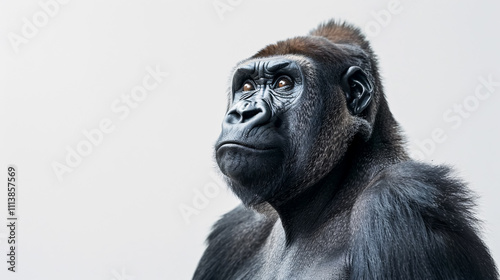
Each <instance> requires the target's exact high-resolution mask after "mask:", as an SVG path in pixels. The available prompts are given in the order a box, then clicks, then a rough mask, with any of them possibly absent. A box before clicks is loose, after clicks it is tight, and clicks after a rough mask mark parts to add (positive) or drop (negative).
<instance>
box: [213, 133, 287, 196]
mask: <svg viewBox="0 0 500 280" xmlns="http://www.w3.org/2000/svg"><path fill="white" fill-rule="evenodd" d="M216 147H217V148H216V160H217V164H218V165H219V167H220V170H221V171H222V173H223V174H224V175H226V176H227V177H228V178H229V179H230V180H229V181H230V186H231V188H232V190H233V191H234V192H235V194H236V195H237V196H238V197H239V198H240V199H241V200H242V201H243V203H244V204H245V205H254V204H256V203H260V202H262V201H264V200H266V199H267V198H269V197H271V196H272V195H273V194H274V192H275V188H276V187H277V186H278V185H279V184H278V180H279V178H280V177H281V175H279V174H282V172H281V170H282V166H283V162H284V155H283V152H282V151H281V150H280V149H278V148H256V147H253V146H250V145H247V144H241V143H236V142H223V143H221V144H218V145H217V146H216Z"/></svg>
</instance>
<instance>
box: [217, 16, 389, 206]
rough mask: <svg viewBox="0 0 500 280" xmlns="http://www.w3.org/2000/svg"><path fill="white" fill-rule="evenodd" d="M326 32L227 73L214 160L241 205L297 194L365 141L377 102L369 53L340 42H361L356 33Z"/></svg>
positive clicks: (281, 45)
mask: <svg viewBox="0 0 500 280" xmlns="http://www.w3.org/2000/svg"><path fill="white" fill-rule="evenodd" d="M329 25H332V24H327V25H323V26H320V27H319V28H318V29H317V30H315V31H313V32H312V35H313V36H307V37H296V38H293V39H289V40H286V41H280V42H278V43H276V44H273V45H269V46H267V47H265V48H264V49H262V50H261V51H259V52H258V53H257V54H255V55H254V56H252V57H251V58H249V59H247V60H244V61H243V62H241V63H240V64H239V65H237V67H236V69H235V70H234V74H233V79H232V84H231V92H230V94H229V109H228V111H227V114H226V116H225V118H224V121H223V124H222V133H221V134H220V137H219V139H218V141H217V143H216V159H217V163H218V165H219V167H220V169H221V170H222V172H223V173H224V174H225V175H226V176H227V178H228V180H229V184H230V186H231V188H232V189H233V191H234V192H235V193H236V194H237V195H238V196H239V197H240V198H241V200H242V201H243V202H244V203H245V204H246V205H256V204H259V203H261V202H264V201H267V202H270V203H271V204H273V203H280V202H284V201H287V200H289V199H291V198H292V197H294V196H297V195H300V194H301V193H302V192H304V191H305V190H307V189H308V188H309V187H310V186H312V185H314V184H316V183H317V182H318V181H319V180H321V179H322V178H324V177H325V176H327V175H328V173H330V172H331V171H332V170H333V169H334V168H336V167H339V168H340V162H341V161H343V160H348V158H346V155H347V153H348V151H349V147H350V146H353V145H352V144H353V142H356V144H357V145H358V142H360V143H359V145H362V143H361V142H363V141H365V142H366V141H368V140H369V139H370V137H371V136H372V135H371V134H372V133H371V132H372V129H373V126H374V120H375V116H376V114H377V107H378V104H379V103H380V99H381V96H379V95H380V93H379V91H378V90H376V89H377V88H379V87H378V86H377V84H380V83H379V81H378V77H377V76H376V75H373V74H372V73H376V69H374V68H375V67H376V66H375V62H374V61H373V59H372V58H371V57H372V54H371V51H370V49H369V48H368V47H367V45H366V43H364V42H361V44H359V45H358V44H344V43H343V42H342V38H344V37H345V38H353V37H356V38H358V37H360V36H361V35H360V34H359V32H358V31H357V30H356V29H346V28H337V30H336V31H335V29H332V26H329ZM335 32H336V34H335ZM328 37H335V39H336V42H333V41H332V40H329V39H328ZM360 38H362V37H360ZM363 46H365V48H363Z"/></svg>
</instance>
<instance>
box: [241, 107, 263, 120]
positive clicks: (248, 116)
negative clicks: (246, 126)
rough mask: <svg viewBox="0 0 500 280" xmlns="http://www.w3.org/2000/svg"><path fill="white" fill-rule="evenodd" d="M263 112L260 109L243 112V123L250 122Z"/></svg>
mask: <svg viewBox="0 0 500 280" xmlns="http://www.w3.org/2000/svg"><path fill="white" fill-rule="evenodd" d="M261 112H262V109H260V108H254V109H251V110H246V111H243V112H241V115H242V117H243V120H242V121H243V122H245V121H248V120H250V119H252V118H253V117H254V116H255V115H257V114H259V113H261Z"/></svg>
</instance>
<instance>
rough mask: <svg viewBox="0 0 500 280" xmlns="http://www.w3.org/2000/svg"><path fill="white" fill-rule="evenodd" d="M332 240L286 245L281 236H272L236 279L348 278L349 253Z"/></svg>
mask: <svg viewBox="0 0 500 280" xmlns="http://www.w3.org/2000/svg"><path fill="white" fill-rule="evenodd" d="M332 243H333V244H332ZM332 243H328V245H325V244H321V243H316V242H314V243H311V242H301V241H298V242H296V243H293V244H291V245H286V244H285V242H284V239H283V238H282V237H276V236H270V237H269V239H268V240H267V241H266V244H265V245H264V246H262V249H261V250H260V251H259V252H258V253H257V254H256V255H255V256H254V258H252V259H251V260H250V262H251V264H249V266H247V268H250V269H249V270H246V271H245V272H242V274H241V275H239V277H236V279H263V280H267V279H269V280H270V279H273V280H282V279H283V280H285V279H287V280H288V279H290V280H293V279H320V280H321V279H347V278H348V264H347V257H346V255H347V252H346V250H345V249H343V248H341V247H337V246H335V244H339V243H337V242H332Z"/></svg>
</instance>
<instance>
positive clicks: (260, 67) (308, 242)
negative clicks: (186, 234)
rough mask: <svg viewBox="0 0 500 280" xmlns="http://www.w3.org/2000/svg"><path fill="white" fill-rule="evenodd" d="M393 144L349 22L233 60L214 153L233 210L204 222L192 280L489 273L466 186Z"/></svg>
mask: <svg viewBox="0 0 500 280" xmlns="http://www.w3.org/2000/svg"><path fill="white" fill-rule="evenodd" d="M402 139H403V137H402V135H401V132H400V130H399V128H398V124H397V122H396V121H395V120H394V118H393V116H392V114H391V112H390V111H389V108H388V105H387V102H386V99H385V97H384V93H383V89H382V84H381V81H380V77H379V73H378V69H377V61H376V58H375V56H374V54H373V52H372V50H371V48H370V46H369V43H368V42H367V41H366V40H365V38H364V36H363V35H362V34H361V33H360V31H359V30H358V29H357V28H355V27H353V26H351V25H348V24H345V23H342V24H340V23H336V22H334V21H331V22H328V23H326V24H323V25H320V26H319V27H318V28H317V29H315V30H313V31H312V32H311V33H310V34H309V35H308V36H303V37H296V38H292V39H289V40H285V41H280V42H277V43H275V44H272V45H269V46H267V47H265V48H264V49H262V50H260V51H259V52H257V54H255V55H254V56H252V57H250V58H249V59H247V60H244V61H243V62H241V63H240V64H238V65H237V66H236V68H235V69H234V73H233V78H232V84H231V92H230V93H229V106H228V111H227V114H226V116H225V118H224V120H223V123H222V132H221V134H220V137H219V139H218V141H217V143H216V145H215V151H216V160H217V163H218V165H219V167H220V169H221V171H222V173H223V174H224V176H225V178H226V181H227V183H228V185H229V186H230V188H231V189H232V190H233V191H234V192H235V193H236V195H237V196H238V197H239V198H240V199H241V200H242V202H243V205H241V206H239V207H237V208H236V209H234V210H232V211H230V212H229V213H227V214H225V215H224V216H223V217H222V218H221V219H220V220H219V221H218V222H217V223H216V224H215V225H214V227H213V231H212V232H211V234H210V235H209V237H208V240H207V242H208V247H207V249H206V251H205V253H204V255H203V257H202V258H201V260H200V262H199V265H198V268H197V269H196V272H195V274H194V278H193V279H204V280H206V279H497V278H498V274H497V270H496V267H495V264H494V262H493V260H492V258H491V256H490V254H489V252H488V249H487V248H486V246H485V245H484V243H483V242H482V241H481V239H480V238H479V237H478V234H477V228H476V222H477V221H476V219H475V218H474V215H473V213H472V209H471V208H472V206H473V201H472V200H471V195H470V193H469V191H468V189H467V188H466V186H465V185H464V184H463V183H462V182H461V181H459V180H458V179H456V178H455V177H454V176H453V175H452V174H451V173H450V170H449V168H447V167H443V166H431V165H427V164H424V163H418V162H415V161H413V160H411V159H410V158H409V157H408V155H407V152H406V151H405V148H404V145H403V140H402Z"/></svg>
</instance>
